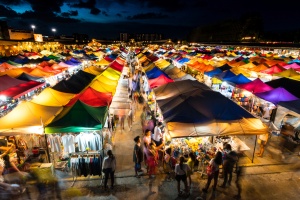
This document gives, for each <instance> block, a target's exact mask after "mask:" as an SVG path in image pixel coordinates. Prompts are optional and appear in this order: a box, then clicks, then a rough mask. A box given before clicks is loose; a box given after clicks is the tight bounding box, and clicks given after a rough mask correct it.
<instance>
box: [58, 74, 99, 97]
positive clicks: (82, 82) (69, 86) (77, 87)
mask: <svg viewBox="0 0 300 200" xmlns="http://www.w3.org/2000/svg"><path fill="white" fill-rule="evenodd" d="M94 78H95V75H93V74H90V73H87V72H84V71H82V70H80V71H79V72H78V73H76V74H74V75H73V76H71V78H70V79H68V80H62V81H60V82H59V83H58V84H56V85H55V86H53V87H52V88H53V89H54V90H57V91H60V92H65V93H72V94H77V93H79V92H81V91H82V90H83V89H84V88H85V87H86V86H87V85H89V84H90V83H91V81H92V80H93V79H94Z"/></svg>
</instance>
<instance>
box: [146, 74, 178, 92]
mask: <svg viewBox="0 0 300 200" xmlns="http://www.w3.org/2000/svg"><path fill="white" fill-rule="evenodd" d="M148 82H149V86H150V88H151V89H152V88H155V87H158V86H161V85H164V84H167V83H171V82H174V81H173V80H172V79H170V78H168V77H167V76H165V75H163V74H161V75H160V76H159V77H157V78H154V79H149V80H148Z"/></svg>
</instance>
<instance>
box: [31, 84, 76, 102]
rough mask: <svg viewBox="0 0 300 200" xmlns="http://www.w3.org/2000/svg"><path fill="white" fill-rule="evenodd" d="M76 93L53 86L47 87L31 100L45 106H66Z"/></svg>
mask: <svg viewBox="0 0 300 200" xmlns="http://www.w3.org/2000/svg"><path fill="white" fill-rule="evenodd" d="M73 97H74V94H70V93H64V92H59V91H56V90H54V89H52V88H45V89H44V90H43V91H42V92H41V93H40V94H39V95H38V96H36V97H35V98H34V99H32V100H31V102H33V103H36V104H40V105H44V106H64V105H66V104H67V103H68V102H69V101H70V100H71V99H72V98H73Z"/></svg>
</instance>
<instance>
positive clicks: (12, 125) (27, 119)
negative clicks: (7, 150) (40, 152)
mask: <svg viewBox="0 0 300 200" xmlns="http://www.w3.org/2000/svg"><path fill="white" fill-rule="evenodd" d="M61 110H62V107H53V106H42V105H39V104H36V103H33V102H28V101H25V102H21V103H20V104H19V105H18V106H17V107H16V108H14V109H13V110H12V111H11V112H9V113H8V114H7V115H5V116H4V117H2V118H0V132H1V133H3V132H6V131H10V132H12V131H15V132H17V131H18V129H19V128H20V129H22V131H24V132H20V134H22V133H36V132H37V131H38V132H39V133H41V132H42V133H43V126H45V125H47V124H48V123H50V122H51V121H52V120H53V119H54V117H55V116H56V115H57V114H58V113H59V112H60V111H61ZM38 129H42V130H38Z"/></svg>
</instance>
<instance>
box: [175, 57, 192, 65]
mask: <svg viewBox="0 0 300 200" xmlns="http://www.w3.org/2000/svg"><path fill="white" fill-rule="evenodd" d="M188 61H190V59H188V58H182V59H180V60H178V61H177V62H178V63H180V64H183V63H185V62H188Z"/></svg>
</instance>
